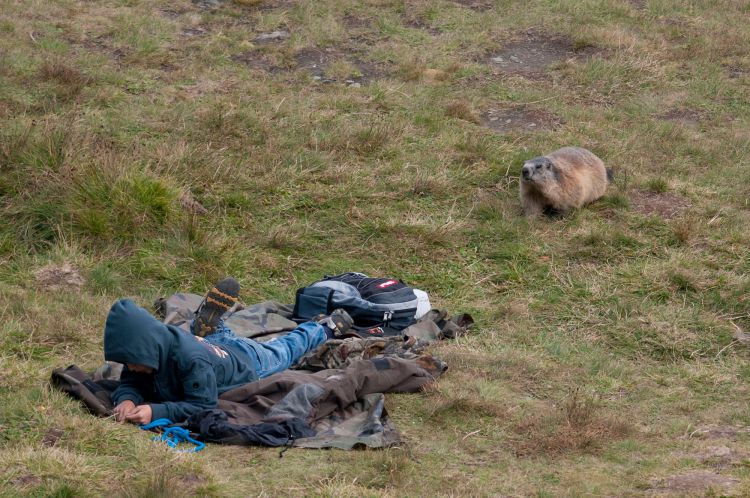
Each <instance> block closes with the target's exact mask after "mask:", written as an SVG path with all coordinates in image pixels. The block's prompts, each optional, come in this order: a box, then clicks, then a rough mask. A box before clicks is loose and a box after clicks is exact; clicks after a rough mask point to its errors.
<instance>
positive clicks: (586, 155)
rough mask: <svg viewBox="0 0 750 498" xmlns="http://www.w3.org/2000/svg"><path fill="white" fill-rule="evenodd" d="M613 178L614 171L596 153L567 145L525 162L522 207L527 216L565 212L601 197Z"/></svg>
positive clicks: (522, 179) (522, 176)
mask: <svg viewBox="0 0 750 498" xmlns="http://www.w3.org/2000/svg"><path fill="white" fill-rule="evenodd" d="M611 180H612V170H610V169H608V168H605V167H604V163H603V162H602V160H601V159H599V158H598V157H596V155H594V153H593V152H591V151H588V150H586V149H583V148H581V147H563V148H562V149H558V150H556V151H554V152H552V153H550V154H547V155H546V156H542V157H535V158H534V159H529V160H528V161H526V162H524V163H523V169H522V170H521V206H522V207H523V212H524V214H525V215H527V216H534V215H538V214H541V213H545V214H563V213H566V212H568V211H570V210H571V209H575V208H579V207H581V206H583V205H584V204H588V203H589V202H593V201H595V200H597V199H598V198H599V197H601V196H602V195H604V191H605V190H606V189H607V184H608V183H609V182H610V181H611Z"/></svg>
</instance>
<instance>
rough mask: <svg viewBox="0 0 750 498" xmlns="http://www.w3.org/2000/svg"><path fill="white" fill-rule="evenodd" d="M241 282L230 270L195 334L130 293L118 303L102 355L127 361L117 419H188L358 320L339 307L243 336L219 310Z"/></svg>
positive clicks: (209, 298)
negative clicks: (262, 334) (268, 332)
mask: <svg viewBox="0 0 750 498" xmlns="http://www.w3.org/2000/svg"><path fill="white" fill-rule="evenodd" d="M239 290H240V286H239V283H238V282H237V281H236V280H234V279H232V278H226V279H224V280H222V281H221V282H219V283H218V284H216V286H215V287H214V288H213V289H211V290H210V291H209V292H208V294H207V295H206V298H205V299H204V301H203V304H202V305H201V307H200V308H198V311H196V318H195V320H194V322H193V327H192V331H193V334H194V335H193V334H189V333H187V332H185V331H183V330H181V329H179V328H177V327H175V326H173V325H167V324H164V323H162V322H160V321H158V320H157V319H156V318H154V317H153V316H152V315H151V314H150V313H149V312H148V311H146V310H145V309H143V308H141V307H139V306H138V305H136V304H135V303H134V302H133V301H130V300H128V299H123V300H120V301H118V302H116V303H115V304H114V305H112V309H111V310H110V312H109V315H108V316H107V323H106V325H105V328H104V358H105V359H106V360H107V361H115V362H118V363H123V364H125V368H124V369H123V372H122V376H121V378H120V382H121V383H120V386H119V387H118V388H117V389H116V390H115V391H114V392H113V393H112V402H113V403H114V404H115V408H114V414H115V418H116V419H117V420H118V421H121V422H122V421H128V422H133V423H135V424H147V423H149V422H151V421H152V420H156V419H159V418H168V419H170V420H171V421H172V422H182V421H184V420H186V419H187V418H188V417H190V415H192V414H193V413H196V412H198V411H201V410H205V409H210V408H214V407H216V404H217V401H218V396H219V394H221V393H224V392H225V391H229V390H231V389H234V388H235V387H238V386H241V385H242V384H245V383H248V382H254V381H256V380H258V379H262V378H265V377H268V376H269V375H272V374H274V373H277V372H281V371H282V370H286V369H287V368H289V367H290V366H292V365H293V364H294V363H296V362H297V360H298V359H299V358H301V357H302V356H303V355H304V354H305V353H307V352H308V351H311V350H313V349H315V348H316V347H318V346H319V345H321V344H322V343H323V342H325V341H326V340H327V339H331V338H334V337H340V336H341V335H343V334H344V333H345V332H346V331H347V330H349V329H350V328H351V326H352V325H353V323H354V322H353V320H352V318H351V317H350V316H349V315H348V314H347V313H346V312H345V311H344V310H335V311H334V312H333V313H332V314H331V315H330V316H320V317H315V318H314V319H313V321H310V322H306V323H303V324H301V325H300V326H299V327H297V328H296V329H294V330H293V331H291V332H289V333H288V334H286V335H284V336H282V337H279V338H278V339H274V340H271V341H268V342H263V343H261V342H256V341H254V340H252V339H248V338H245V337H237V336H236V335H235V334H234V333H233V332H232V331H231V330H230V329H229V328H227V327H226V325H224V323H223V322H222V320H221V316H222V315H223V314H224V312H226V311H227V310H229V309H230V308H231V307H232V305H234V304H235V303H236V302H237V300H238V296H239Z"/></svg>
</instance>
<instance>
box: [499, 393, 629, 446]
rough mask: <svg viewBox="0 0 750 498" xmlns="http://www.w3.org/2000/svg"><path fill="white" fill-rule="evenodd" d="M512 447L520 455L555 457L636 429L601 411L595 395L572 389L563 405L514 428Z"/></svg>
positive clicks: (604, 442)
mask: <svg viewBox="0 0 750 498" xmlns="http://www.w3.org/2000/svg"><path fill="white" fill-rule="evenodd" d="M514 432H515V435H514V436H513V440H512V443H511V444H512V446H513V451H514V452H515V454H516V455H518V456H519V457H535V456H542V455H544V456H546V457H555V456H561V455H568V454H570V453H577V452H583V453H592V452H597V451H600V450H601V449H602V448H603V447H604V446H606V445H609V444H612V443H613V442H615V441H617V440H621V439H624V438H625V437H627V436H629V435H630V434H631V433H632V432H633V427H632V425H631V424H630V423H628V422H627V421H626V420H625V419H623V418H620V417H616V416H614V415H613V414H610V413H602V409H601V406H599V405H598V402H597V400H595V398H593V397H590V396H586V395H583V394H581V392H580V391H579V390H575V391H573V392H572V393H571V394H570V396H568V397H567V398H566V399H565V400H564V401H563V402H562V403H561V404H560V406H557V407H555V406H552V407H547V408H543V409H542V410H541V413H535V414H532V415H531V416H530V417H528V418H527V419H525V420H523V421H521V422H520V423H518V424H517V425H516V427H515V428H514Z"/></svg>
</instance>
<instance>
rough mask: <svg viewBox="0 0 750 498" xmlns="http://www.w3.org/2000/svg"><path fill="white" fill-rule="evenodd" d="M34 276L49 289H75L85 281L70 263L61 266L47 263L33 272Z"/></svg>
mask: <svg viewBox="0 0 750 498" xmlns="http://www.w3.org/2000/svg"><path fill="white" fill-rule="evenodd" d="M34 276H35V277H36V281H37V283H38V284H39V285H41V286H42V287H44V288H46V289H49V290H60V289H68V290H77V289H80V288H81V287H83V285H84V284H85V283H86V280H84V278H83V277H82V276H81V274H80V273H79V271H78V270H77V269H76V268H74V267H73V266H71V264H70V263H65V264H63V265H62V266H57V265H53V264H52V265H47V266H45V267H44V268H40V269H39V270H37V271H36V272H34Z"/></svg>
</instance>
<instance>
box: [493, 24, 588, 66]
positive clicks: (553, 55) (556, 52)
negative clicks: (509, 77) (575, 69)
mask: <svg viewBox="0 0 750 498" xmlns="http://www.w3.org/2000/svg"><path fill="white" fill-rule="evenodd" d="M596 52H598V50H597V49H596V48H595V47H592V46H582V47H576V45H575V43H574V42H573V40H571V39H570V38H567V37H564V36H547V35H544V34H537V33H535V32H528V33H526V34H525V35H524V37H523V38H522V39H520V40H517V41H514V42H511V43H509V44H507V45H505V47H503V49H502V50H500V51H497V52H493V53H491V54H490V56H489V60H488V63H489V64H490V65H492V66H493V67H495V68H497V69H499V70H500V72H501V73H504V74H520V75H522V76H526V77H535V76H537V77H538V76H539V75H540V74H542V73H543V72H544V71H545V70H546V69H547V67H548V66H550V65H552V64H555V63H559V62H562V61H566V60H575V59H585V58H587V57H590V56H592V55H593V54H594V53H596Z"/></svg>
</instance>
